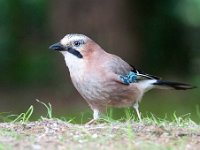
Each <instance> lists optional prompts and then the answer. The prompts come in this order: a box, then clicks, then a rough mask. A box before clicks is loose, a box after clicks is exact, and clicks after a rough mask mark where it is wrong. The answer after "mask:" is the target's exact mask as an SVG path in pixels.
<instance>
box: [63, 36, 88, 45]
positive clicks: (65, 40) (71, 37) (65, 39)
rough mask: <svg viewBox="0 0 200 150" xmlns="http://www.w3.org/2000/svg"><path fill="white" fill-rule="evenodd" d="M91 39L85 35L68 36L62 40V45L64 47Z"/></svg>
mask: <svg viewBox="0 0 200 150" xmlns="http://www.w3.org/2000/svg"><path fill="white" fill-rule="evenodd" d="M87 39H89V38H88V37H87V36H85V35H83V34H67V35H65V37H64V38H63V39H61V41H60V43H61V44H63V45H66V44H68V43H70V42H72V41H77V40H84V41H85V40H87Z"/></svg>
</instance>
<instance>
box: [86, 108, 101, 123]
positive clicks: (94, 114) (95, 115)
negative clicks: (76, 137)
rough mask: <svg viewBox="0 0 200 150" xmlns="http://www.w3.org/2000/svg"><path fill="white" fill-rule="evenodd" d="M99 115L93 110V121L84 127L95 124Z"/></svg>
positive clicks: (96, 110)
mask: <svg viewBox="0 0 200 150" xmlns="http://www.w3.org/2000/svg"><path fill="white" fill-rule="evenodd" d="M99 114H100V112H99V110H98V109H93V119H92V120H90V121H89V122H87V123H86V125H91V124H93V123H95V122H96V121H97V120H98V119H99Z"/></svg>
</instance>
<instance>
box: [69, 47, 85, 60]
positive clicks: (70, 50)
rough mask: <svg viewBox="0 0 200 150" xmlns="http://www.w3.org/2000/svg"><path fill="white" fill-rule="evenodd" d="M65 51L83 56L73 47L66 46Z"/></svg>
mask: <svg viewBox="0 0 200 150" xmlns="http://www.w3.org/2000/svg"><path fill="white" fill-rule="evenodd" d="M67 51H68V52H69V53H71V54H73V55H75V56H76V57H78V58H83V55H81V53H80V52H79V51H77V50H76V49H73V48H71V47H68V48H67Z"/></svg>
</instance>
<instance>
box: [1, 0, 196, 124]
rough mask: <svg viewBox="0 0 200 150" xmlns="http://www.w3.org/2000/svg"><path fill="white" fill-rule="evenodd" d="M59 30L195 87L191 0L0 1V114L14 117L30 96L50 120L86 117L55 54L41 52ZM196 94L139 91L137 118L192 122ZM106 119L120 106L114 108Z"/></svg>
mask: <svg viewBox="0 0 200 150" xmlns="http://www.w3.org/2000/svg"><path fill="white" fill-rule="evenodd" d="M67 33H82V34H85V35H88V36H89V37H91V38H92V39H93V40H94V41H96V42H97V43H99V44H100V45H101V46H102V47H103V48H104V49H105V50H107V51H108V52H110V53H114V54H117V55H119V56H121V57H122V58H123V59H125V60H126V61H128V62H129V63H130V64H133V65H134V66H136V67H137V68H139V69H141V70H144V71H145V72H148V73H150V74H153V75H157V76H162V77H163V78H164V79H170V80H176V81H182V82H186V83H187V82H188V83H191V84H193V85H196V86H199V84H200V76H199V74H200V1H199V0H167V1H160V0H152V1H148V0H123V1H122V0H109V1H107V0H101V1H97V0H96V1H94V0H84V1H83V0H51V1H48V0H0V70H1V73H0V112H10V113H11V114H19V113H21V112H24V111H26V110H27V108H28V107H29V106H30V105H34V108H35V110H34V117H35V118H37V117H38V116H40V115H43V114H45V113H46V110H45V108H44V106H42V105H41V104H39V103H37V102H36V100H35V99H39V100H41V101H43V102H46V103H47V102H50V103H51V104H52V106H53V113H54V116H56V117H62V116H63V117H65V118H75V120H77V121H78V120H80V118H81V117H83V116H84V117H83V118H84V119H85V120H89V119H90V118H91V117H92V111H90V109H89V107H88V105H87V103H86V102H85V101H84V100H83V99H82V98H81V97H80V95H79V94H78V92H77V91H76V90H75V88H74V87H73V85H72V83H71V81H70V78H69V72H68V70H67V69H66V67H65V64H64V60H63V56H62V55H61V54H59V53H57V52H54V51H50V50H49V49H48V47H49V46H50V45H51V44H53V43H55V42H57V41H59V40H60V39H61V38H62V37H63V36H64V35H65V34H67ZM198 107H200V89H199V88H197V89H194V90H188V91H160V90H154V91H151V92H149V93H147V94H146V95H145V96H144V98H143V100H142V103H141V105H140V109H141V111H142V114H144V115H145V114H146V113H147V112H151V113H153V114H155V115H156V116H159V117H161V118H164V116H165V114H168V116H170V115H172V114H173V113H174V112H176V114H178V115H185V114H188V113H191V117H192V119H194V120H195V121H198V122H199V120H200V116H199V115H198V113H197V112H198ZM113 111H114V114H116V115H114V118H120V117H122V116H124V109H114V110H113Z"/></svg>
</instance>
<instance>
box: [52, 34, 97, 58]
mask: <svg viewBox="0 0 200 150" xmlns="http://www.w3.org/2000/svg"><path fill="white" fill-rule="evenodd" d="M97 46H98V45H97V44H96V43H95V42H94V41H92V40H91V39H90V38H89V37H87V36H85V35H83V34H67V35H66V36H65V37H64V38H63V39H61V40H60V42H58V43H55V44H53V45H51V46H50V47H49V49H53V50H56V51H60V52H61V53H62V54H63V55H64V57H76V58H77V59H83V58H84V57H86V56H88V55H90V54H91V53H93V51H95V50H96V49H98V48H97Z"/></svg>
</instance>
